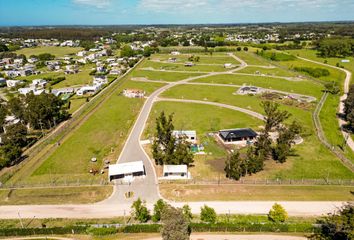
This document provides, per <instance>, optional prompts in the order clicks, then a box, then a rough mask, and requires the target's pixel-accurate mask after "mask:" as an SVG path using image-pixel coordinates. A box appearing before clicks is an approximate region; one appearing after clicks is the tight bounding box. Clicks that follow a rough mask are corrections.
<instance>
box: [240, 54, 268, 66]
mask: <svg viewBox="0 0 354 240" xmlns="http://www.w3.org/2000/svg"><path fill="white" fill-rule="evenodd" d="M233 54H234V55H235V56H237V57H239V58H241V59H242V60H243V61H245V62H246V63H247V64H248V65H260V66H269V65H270V64H269V62H268V61H266V60H264V59H263V58H261V57H259V56H257V55H256V54H254V53H252V52H245V51H240V52H238V51H237V52H233Z"/></svg>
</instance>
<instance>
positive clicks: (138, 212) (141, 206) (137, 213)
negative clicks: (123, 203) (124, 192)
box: [131, 198, 150, 223]
mask: <svg viewBox="0 0 354 240" xmlns="http://www.w3.org/2000/svg"><path fill="white" fill-rule="evenodd" d="M131 209H132V211H131V214H132V216H133V217H134V219H135V220H138V221H139V222H141V223H145V222H147V221H148V220H149V219H150V213H149V210H148V209H147V207H146V204H145V201H144V202H143V201H141V199H140V198H138V199H137V200H136V201H135V202H133V204H132V206H131Z"/></svg>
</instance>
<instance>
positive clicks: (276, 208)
mask: <svg viewBox="0 0 354 240" xmlns="http://www.w3.org/2000/svg"><path fill="white" fill-rule="evenodd" d="M287 218H288V213H287V212H286V211H285V209H284V208H283V207H282V206H281V205H280V204H278V203H275V204H274V205H273V207H272V208H271V209H270V210H269V213H268V219H269V220H270V221H272V222H276V223H279V222H285V220H286V219H287Z"/></svg>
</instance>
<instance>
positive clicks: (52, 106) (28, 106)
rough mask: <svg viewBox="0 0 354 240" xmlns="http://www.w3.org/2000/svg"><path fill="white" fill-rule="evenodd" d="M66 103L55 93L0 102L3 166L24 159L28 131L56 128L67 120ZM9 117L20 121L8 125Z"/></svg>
mask: <svg viewBox="0 0 354 240" xmlns="http://www.w3.org/2000/svg"><path fill="white" fill-rule="evenodd" d="M64 104H65V102H64V101H62V100H61V99H60V98H58V97H56V96H54V95H53V94H46V93H42V94H40V95H34V94H27V95H26V96H20V97H15V98H12V99H10V100H9V101H8V102H7V103H4V102H2V103H1V104H0V124H1V127H0V135H1V139H2V145H1V146H0V168H3V167H5V166H9V165H13V164H15V163H16V162H17V161H19V160H20V159H21V155H22V149H23V147H25V146H26V145H27V144H28V143H29V141H30V139H29V138H30V137H29V136H28V135H29V133H28V132H29V130H34V131H35V130H42V131H44V130H45V129H49V128H51V127H54V126H55V125H57V124H58V123H60V122H61V121H63V120H65V119H67V118H68V117H69V114H68V113H67V111H66V109H65V107H64ZM7 116H14V117H15V118H16V119H17V120H18V121H17V122H16V123H15V124H14V123H12V124H7V123H6V122H5V119H6V117H7Z"/></svg>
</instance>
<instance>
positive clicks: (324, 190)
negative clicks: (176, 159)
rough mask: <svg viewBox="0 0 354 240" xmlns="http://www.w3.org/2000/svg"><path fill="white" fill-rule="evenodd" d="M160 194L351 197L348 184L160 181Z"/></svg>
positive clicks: (209, 197)
mask: <svg viewBox="0 0 354 240" xmlns="http://www.w3.org/2000/svg"><path fill="white" fill-rule="evenodd" d="M160 191H161V194H162V196H164V197H166V198H168V199H171V200H175V201H180V200H184V201H215V200H219V201H251V200H259V199H262V200H265V201H266V200H268V201H323V200H326V201H338V200H339V201H343V200H344V201H353V200H354V197H353V195H352V194H351V193H350V192H351V191H353V187H347V186H274V185H258V186H257V185H232V184H226V185H198V184H195V185H193V184H192V185H186V184H160Z"/></svg>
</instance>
